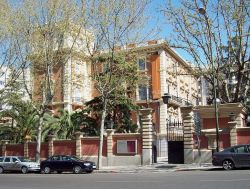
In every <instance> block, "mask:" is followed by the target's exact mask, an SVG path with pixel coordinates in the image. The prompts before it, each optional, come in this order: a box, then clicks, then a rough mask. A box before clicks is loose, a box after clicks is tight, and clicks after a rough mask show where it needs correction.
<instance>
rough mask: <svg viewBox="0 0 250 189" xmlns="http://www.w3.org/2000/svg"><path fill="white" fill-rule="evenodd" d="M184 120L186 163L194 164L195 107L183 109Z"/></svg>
mask: <svg viewBox="0 0 250 189" xmlns="http://www.w3.org/2000/svg"><path fill="white" fill-rule="evenodd" d="M181 113H182V119H183V131H184V163H185V164H186V163H187V164H188V163H193V162H194V153H193V148H194V147H193V146H194V140H193V132H194V119H193V107H192V106H186V107H181Z"/></svg>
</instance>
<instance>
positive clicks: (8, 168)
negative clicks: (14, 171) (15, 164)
mask: <svg viewBox="0 0 250 189" xmlns="http://www.w3.org/2000/svg"><path fill="white" fill-rule="evenodd" d="M11 165H12V160H11V157H5V158H4V160H3V168H4V170H5V171H11Z"/></svg>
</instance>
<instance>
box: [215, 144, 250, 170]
mask: <svg viewBox="0 0 250 189" xmlns="http://www.w3.org/2000/svg"><path fill="white" fill-rule="evenodd" d="M212 163H213V165H215V166H222V167H223V168H224V169H225V170H231V169H234V168H240V167H250V144H245V145H237V146H232V147H230V148H227V149H225V150H223V151H221V152H216V153H214V154H213V160H212Z"/></svg>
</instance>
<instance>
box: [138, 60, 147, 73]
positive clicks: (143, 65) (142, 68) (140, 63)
mask: <svg viewBox="0 0 250 189" xmlns="http://www.w3.org/2000/svg"><path fill="white" fill-rule="evenodd" d="M138 68H139V70H140V71H145V70H147V64H146V60H145V58H140V59H139V60H138Z"/></svg>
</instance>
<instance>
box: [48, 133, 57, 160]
mask: <svg viewBox="0 0 250 189" xmlns="http://www.w3.org/2000/svg"><path fill="white" fill-rule="evenodd" d="M55 138H56V136H55V135H49V136H48V145H49V146H48V150H49V152H48V156H53V154H54V144H53V142H54V140H55Z"/></svg>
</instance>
